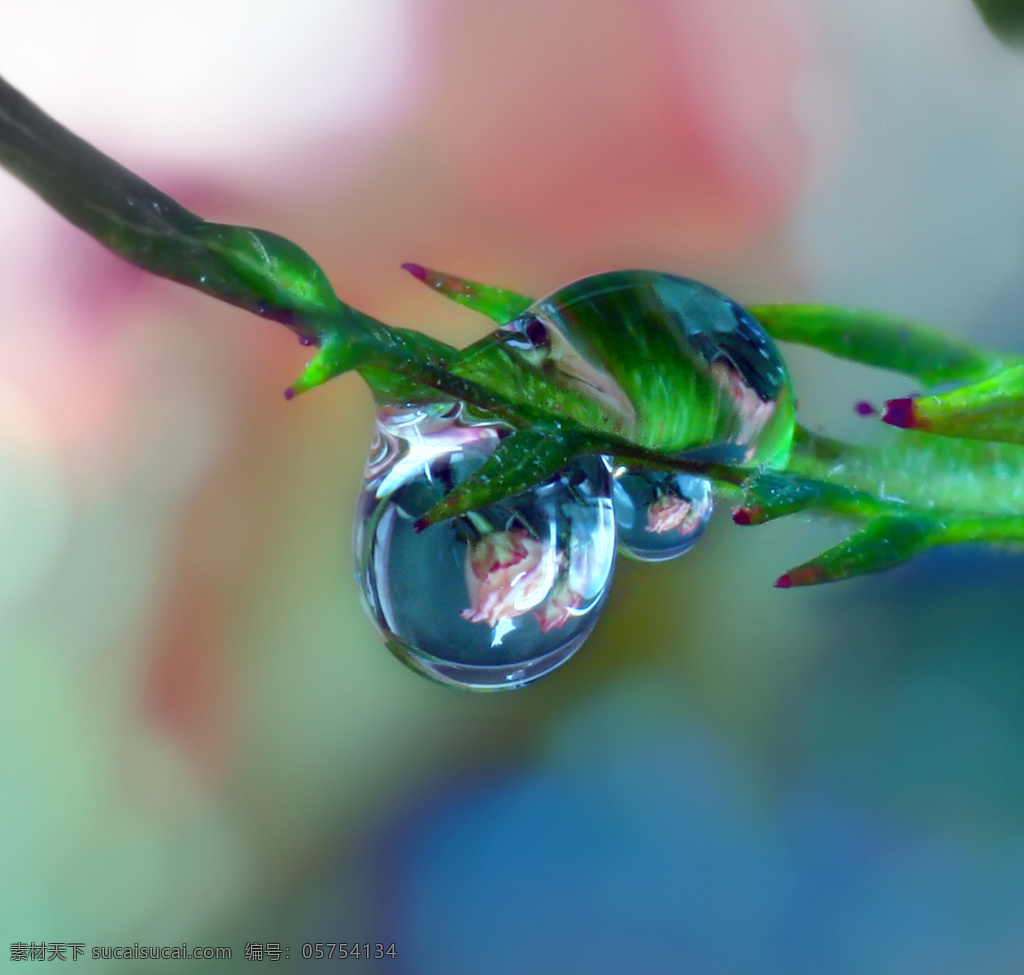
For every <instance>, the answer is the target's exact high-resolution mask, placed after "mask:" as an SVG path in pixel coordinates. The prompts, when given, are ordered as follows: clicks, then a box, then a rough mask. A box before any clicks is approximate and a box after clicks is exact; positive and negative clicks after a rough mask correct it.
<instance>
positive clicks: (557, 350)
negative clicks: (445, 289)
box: [496, 271, 794, 465]
mask: <svg viewBox="0 0 1024 975" xmlns="http://www.w3.org/2000/svg"><path fill="white" fill-rule="evenodd" d="M496 334H498V335H499V336H500V337H501V339H502V341H503V343H504V345H505V348H506V350H507V351H508V353H509V354H510V355H512V356H516V357H518V358H519V359H520V360H521V361H523V362H525V363H527V364H528V365H529V366H531V367H532V368H533V369H534V370H537V371H539V372H540V373H542V374H543V376H544V377H545V379H546V380H547V381H549V382H553V383H555V384H557V385H559V386H560V387H562V389H564V390H566V391H567V392H570V393H573V394H576V395H577V396H578V397H579V398H580V400H581V401H589V402H590V403H591V404H595V403H596V404H600V406H601V407H602V408H603V409H604V411H605V414H606V419H605V421H604V424H603V425H604V426H606V427H608V428H610V429H611V430H612V431H613V432H616V433H619V434H621V435H622V436H625V437H628V438H630V439H632V440H635V441H637V442H639V443H641V444H643V445H644V446H648V447H654V448H657V449H661V450H668V451H674V452H679V453H690V452H693V453H694V455H695V456H700V457H702V458H704V459H707V460H712V461H719V462H722V463H737V464H751V463H763V464H768V465H777V464H781V463H784V462H785V460H786V457H787V456H788V453H789V449H790V445H791V442H792V437H793V427H794V421H793V394H792V388H791V385H790V381H789V376H788V373H787V371H786V366H785V363H784V362H783V360H782V357H781V356H780V355H779V353H778V350H777V349H776V348H775V345H774V343H773V342H772V340H771V338H770V337H769V336H768V335H767V334H766V333H765V331H764V329H763V328H761V326H760V324H759V323H758V322H757V321H755V319H754V318H753V317H752V316H751V315H750V313H749V312H747V311H746V309H744V308H742V307H741V306H740V305H738V304H736V302H734V301H732V300H731V299H730V298H728V297H726V296H725V295H723V294H722V293H721V292H719V291H716V290H715V289H714V288H709V287H708V286H707V285H703V284H700V283H698V282H696V281H690V280H688V279H686V278H680V277H676V276H675V275H672V274H660V273H657V272H654V271H614V272H610V273H607V274H597V275H594V276H592V277H588V278H583V279H581V280H580V281H576V282H575V283H573V284H570V285H567V286H566V287H564V288H560V289H559V290H558V291H556V292H554V293H553V294H551V295H550V296H548V297H547V298H543V299H541V300H540V301H537V302H534V304H533V305H531V306H530V307H529V308H528V309H527V310H526V311H525V312H523V314H522V315H520V316H519V317H518V318H516V319H514V320H513V321H511V322H509V323H508V324H507V325H504V326H503V327H502V328H501V329H500V330H499V331H498V333H496ZM566 409H567V411H568V412H572V405H571V404H567V405H566ZM584 409H585V408H584V407H583V406H582V405H577V407H576V410H577V413H578V415H579V417H580V419H581V420H582V421H583V422H588V420H589V421H590V422H593V413H592V412H591V413H589V414H585V413H584V412H583V410H584Z"/></svg>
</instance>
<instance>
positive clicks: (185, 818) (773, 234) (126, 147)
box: [0, 0, 1024, 975]
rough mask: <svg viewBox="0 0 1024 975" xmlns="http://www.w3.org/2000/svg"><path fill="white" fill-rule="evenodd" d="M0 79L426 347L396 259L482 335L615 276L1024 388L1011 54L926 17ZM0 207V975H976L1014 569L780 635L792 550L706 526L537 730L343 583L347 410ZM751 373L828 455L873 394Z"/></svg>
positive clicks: (305, 39)
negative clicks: (287, 251)
mask: <svg viewBox="0 0 1024 975" xmlns="http://www.w3.org/2000/svg"><path fill="white" fill-rule="evenodd" d="M0 73H2V74H3V75H4V76H5V77H7V78H8V80H10V81H11V82H12V83H14V84H15V85H17V86H19V87H20V88H21V89H22V90H23V91H25V92H26V93H27V94H28V95H29V96H30V97H31V98H33V99H34V100H36V101H37V102H38V103H40V104H41V105H42V106H43V107H44V108H46V109H47V110H48V111H50V112H51V113H52V114H54V115H56V116H57V117H58V118H60V119H61V120H62V121H64V122H65V123H66V124H68V125H69V126H71V127H72V128H73V129H75V130H76V131H78V132H79V133H80V134H81V135H83V136H85V137H86V138H88V139H90V140H91V141H93V142H95V143H96V144H97V145H99V146H100V147H101V148H102V149H104V150H105V151H107V152H108V153H110V154H111V155H114V156H115V157H116V158H118V159H119V160H120V161H122V162H124V163H125V164H126V165H128V166H130V167H132V168H134V169H135V170H136V171H138V172H140V173H141V174H142V175H144V176H145V177H147V178H148V179H149V180H150V181H152V182H153V183H155V184H157V185H158V186H160V187H161V188H163V189H165V190H166V191H168V192H170V193H171V194H172V195H174V196H176V197H178V198H179V199H181V200H182V202H184V203H185V204H186V205H188V206H190V207H192V208H193V209H195V210H197V211H199V212H200V213H202V214H203V215H204V216H207V217H209V218H210V219H215V220H221V221H228V222H234V223H241V224H248V225H253V226H259V227H264V228H267V229H269V230H273V231H276V232H278V233H281V234H284V235H285V236H288V237H290V238H292V239H294V240H295V241H296V242H298V243H300V244H302V245H303V246H304V247H305V248H306V249H307V250H309V251H310V252H311V253H312V254H313V255H314V256H315V258H316V259H317V260H318V261H319V262H320V263H321V264H322V266H323V267H324V268H325V270H327V272H328V273H329V275H330V276H331V278H332V280H333V281H334V283H335V287H336V289H337V291H338V293H339V294H340V295H341V296H342V297H343V298H345V299H346V300H348V301H349V302H351V303H352V304H354V305H356V306H357V307H359V308H361V309H363V310H365V311H367V312H369V313H371V314H373V315H375V316H377V317H379V318H382V319H384V320H385V321H388V322H391V323H394V324H400V325H405V326H410V327H415V328H419V329H422V330H424V331H427V332H430V333H431V334H433V335H437V336H439V337H440V338H443V339H444V340H446V341H448V342H452V343H457V344H461V343H467V342H469V341H471V340H473V339H475V338H477V337H479V336H480V335H481V334H483V333H484V331H486V329H487V325H486V323H485V322H483V321H482V320H479V319H477V318H475V317H474V316H473V315H471V314H470V313H468V312H466V311H464V310H461V309H457V308H456V307H455V306H453V305H449V304H446V303H444V302H443V301H442V300H441V299H440V298H438V297H437V296H435V295H432V294H431V293H429V292H428V291H426V290H424V289H423V288H422V286H421V285H418V284H417V283H416V282H415V281H413V280H412V279H411V278H409V277H408V276H406V275H403V274H402V272H400V271H399V270H398V265H399V264H400V263H401V262H403V261H418V262H422V263H424V264H426V265H429V266H433V267H438V268H442V269H445V270H450V271H452V272H454V273H458V274H463V275H466V276H468V277H472V278H476V279H480V280H486V281H491V282H493V283H496V284H504V285H507V286H509V287H512V288H515V289H517V290H520V291H523V292H527V293H533V294H541V293H544V292H546V291H549V290H552V289H554V288H555V287H557V286H558V285H560V284H562V283H564V282H566V281H568V280H570V279H572V278H574V277H576V276H579V275H582V274H586V273H591V272H595V271H599V270H604V269H608V268H615V267H651V268H657V269H662V270H666V271H673V272H676V273H680V274H684V275H687V276H690V277H695V278H698V279H701V280H704V281H707V282H708V283H709V284H712V285H715V286H716V287H719V288H720V289H722V290H724V291H726V292H727V293H729V294H731V295H732V296H734V297H735V298H737V299H738V300H739V301H741V302H751V303H753V302H765V301H772V300H787V301H801V300H805V301H822V302H833V303H842V304H848V305H852V306H861V307H875V308H879V309H882V310H885V311H887V312H891V313H894V314H905V315H911V316H915V317H918V318H921V319H923V320H926V321H930V322H932V323H934V324H936V325H939V326H941V327H943V328H945V329H947V330H948V331H950V332H953V333H955V334H958V335H962V336H967V337H969V338H971V339H972V340H975V341H978V342H982V343H989V344H992V345H996V346H999V347H1004V348H1008V349H1014V350H1017V351H1020V350H1021V349H1022V348H1024V340H1022V338H1021V336H1022V335H1024V331H1022V324H1021V314H1020V308H1021V304H1022V299H1024V287H1022V285H1021V283H1020V282H1021V280H1022V278H1021V271H1022V268H1024V180H1022V179H1021V173H1022V172H1024V59H1022V58H1021V57H1020V56H1018V55H1015V54H1014V53H1013V52H1012V51H1010V50H1009V49H1006V48H1004V47H1003V46H1001V45H1000V43H999V42H998V41H997V40H996V39H995V38H993V37H992V36H991V35H990V34H989V33H988V32H987V31H986V29H985V26H984V24H983V22H982V21H981V19H980V17H979V15H978V14H977V12H976V11H975V10H974V8H973V7H972V6H971V5H970V3H968V2H967V0H932V2H930V3H928V4H922V3H918V2H916V0H885V2H882V0H717V2H716V3H707V2H705V0H554V2H552V0H516V2H514V3H512V2H508V0H505V2H499V0H350V2H339V0H332V2H327V0H294V2H292V3H291V4H289V5H284V4H281V3H276V2H273V3H272V2H269V0H250V2H247V3H242V2H241V0H224V2H219V3H216V4H209V3H199V2H198V0H179V2H176V3H174V4H170V3H158V2H142V3H131V4H128V3H123V2H115V0H103V2H94V3H91V4H74V3H71V2H60V0H33V2H32V3H29V2H28V0H7V2H5V3H4V5H3V6H2V7H0ZM0 212H2V213H3V215H4V218H3V221H2V223H0V268H2V287H0V323H2V324H0V690H2V693H3V704H2V706H0V962H4V963H6V962H7V958H8V952H9V945H10V944H11V943H13V942H26V943H28V942H31V941H35V942H37V943H38V942H44V941H45V942H82V943H85V944H86V945H87V946H88V947H89V949H90V950H91V948H92V947H93V946H99V945H114V944H117V945H132V944H134V943H135V942H139V943H141V944H147V945H150V944H152V945H159V944H177V943H180V942H182V941H185V942H188V943H189V944H191V945H220V944H226V945H230V946H232V948H233V950H234V957H235V959H236V961H235V962H233V963H232V964H233V965H236V966H237V965H239V964H242V962H240V961H238V959H240V958H241V956H242V951H243V947H244V945H245V944H246V943H247V942H252V943H261V944H266V943H273V942H278V943H281V944H282V946H283V947H284V948H288V949H290V960H289V961H287V962H286V961H284V960H282V961H280V962H277V963H274V962H265V964H270V965H273V964H276V965H277V967H279V968H282V969H283V970H288V971H293V970H294V971H304V970H306V969H307V968H308V969H309V970H315V971H322V970H324V969H323V967H322V966H324V965H328V964H330V963H328V962H324V961H320V962H317V961H311V962H304V961H303V959H302V945H303V944H304V943H312V942H355V941H358V942H383V943H385V944H390V943H392V942H393V943H395V945H396V950H397V958H396V959H395V960H391V959H384V960H381V961H376V962H374V961H371V962H369V963H367V962H364V961H359V962H356V961H352V960H348V961H345V962H334V963H333V964H343V965H345V966H346V968H352V967H355V968H364V969H366V968H372V969H377V968H380V969H382V970H383V969H386V970H388V971H391V972H396V973H397V972H401V973H414V975H418V973H427V975H431V973H445V975H458V973H478V972H496V973H502V972H509V973H513V972H522V971H533V972H540V973H546V972H552V973H554V972H587V973H604V972H616V973H618V972H624V973H625V972H652V973H653V972H658V973H660V972H683V973H709V975H721V973H744V975H745V973H752V975H760V973H772V975H774V973H808V975H811V973H815V975H817V973H821V972H830V973H840V975H845V973H850V975H859V973H865V975H867V973H870V975H879V973H888V972H892V973H897V972H898V973H900V975H909V973H915V972H922V973H923V972H927V973H929V975H941V973H947V972H948V973H962V972H968V971H969V972H971V973H973V975H989V973H991V975H1003V973H1006V975H1009V973H1015V972H1020V971H1022V970H1024V869H1022V868H1024V758H1022V755H1024V636H1022V632H1024V608H1022V603H1021V600H1020V598H1019V595H1018V594H1019V592H1020V589H1021V584H1022V583H1024V561H1022V560H1021V559H1020V557H1018V556H1014V555H1011V554H1002V553H1000V554H995V555H993V554H991V553H978V552H973V551H966V552H946V553H936V554H934V555H931V556H929V557H928V558H926V559H923V560H921V562H920V563H918V564H915V565H912V566H910V567H908V568H905V569H902V570H899V571H896V572H892V573H888V574H885V575H880V576H877V577H873V578H867V579H863V580H858V581H855V582H850V583H845V584H842V585H839V586H835V587H827V588H823V589H821V590H801V591H791V592H780V591H777V590H774V589H773V588H772V587H771V582H772V580H774V579H775V577H776V576H777V575H778V574H779V573H780V572H782V571H784V570H785V569H786V568H788V567H790V566H791V565H793V564H795V563H797V562H799V561H801V560H802V559H804V558H806V557H808V556H810V555H811V554H813V553H815V552H817V551H819V550H821V549H822V548H823V547H825V546H826V545H828V544H829V543H830V542H831V541H833V540H834V539H836V538H837V537H838V536H837V530H836V529H835V528H833V527H830V526H828V525H818V524H812V523H809V522H805V521H802V520H798V519H792V520H791V523H790V522H782V523H778V524H773V525H770V526H765V527H762V528H757V529H746V530H740V529H736V528H735V527H734V526H732V524H731V523H730V522H729V519H728V517H727V514H726V513H725V512H720V513H719V517H718V518H717V519H716V522H715V524H714V525H713V526H712V529H711V530H710V532H709V533H708V535H707V536H706V537H705V539H704V540H703V541H702V542H701V544H700V545H699V546H698V547H697V548H696V549H695V550H694V551H693V552H692V553H691V554H689V555H688V556H686V557H685V558H683V559H682V560H680V561H679V562H677V563H669V564H665V565H656V566H643V565H637V564H630V563H626V562H620V565H619V568H618V572H617V578H616V581H615V586H614V590H613V594H612V597H611V599H610V601H609V604H608V607H607V609H606V611H605V614H604V618H603V620H602V622H601V623H600V625H599V627H598V629H597V632H596V633H595V635H594V636H593V637H592V638H591V639H590V640H589V641H588V643H587V644H586V645H585V646H584V647H583V648H582V650H581V651H580V652H579V653H578V655H577V656H576V657H575V658H574V659H573V660H572V661H571V662H570V663H569V664H568V665H566V666H565V667H563V668H562V669H561V670H559V671H557V672H556V673H555V674H553V675H552V676H550V677H548V678H547V679H545V680H544V681H542V682H541V683H540V684H539V685H537V686H536V687H534V688H531V689H528V690H526V691H523V692H520V693H517V694H512V695H508V696H490V697H475V696H472V695H468V694H463V693H458V692H456V691H452V690H449V689H446V688H442V687H439V686H435V685H432V684H430V683H428V682H426V681H425V680H423V679H421V678H419V677H417V676H416V675H414V674H413V673H411V672H410V671H407V670H405V669H404V668H403V667H402V666H401V665H400V664H399V663H398V662H397V661H396V660H394V659H392V658H391V657H390V655H389V654H388V653H387V651H386V650H385V649H384V648H383V646H382V645H381V644H380V643H379V641H378V639H377V637H376V636H375V635H374V633H373V631H372V629H371V626H370V624H369V622H368V621H367V619H366V618H365V617H364V616H363V614H362V612H361V610H360V608H359V605H358V601H357V595H356V588H355V585H354V583H353V581H352V578H351V564H350V555H349V536H350V531H351V511H352V507H353V503H354V500H355V495H356V490H357V485H358V483H359V478H360V473H361V469H362V464H363V460H364V457H365V453H366V449H367V445H368V442H369V438H370V432H371V422H372V409H371V404H370V400H369V396H368V394H367V393H366V391H365V389H364V388H363V387H362V386H361V385H360V383H359V382H358V380H357V379H355V378H354V377H346V378H343V379H341V380H338V381H336V382H333V383H331V384H329V386H327V387H325V388H324V389H322V390H318V391H316V392H314V393H312V394H310V395H309V396H304V397H301V398H299V399H298V400H296V401H294V402H292V403H285V401H284V400H283V399H282V398H281V395H280V394H281V391H282V390H283V389H284V388H285V387H286V386H287V385H288V383H289V382H290V381H291V380H292V379H294V378H295V377H296V376H297V375H298V373H299V371H300V370H301V367H302V365H303V362H304V359H305V355H306V350H303V349H302V348H301V347H300V346H298V345H297V344H296V343H295V341H294V337H293V336H291V335H290V334H288V333H287V332H286V331H285V330H283V329H275V328H273V327H269V326H267V325H265V324H262V323H260V322H258V321H257V320H255V319H252V318H249V317H247V316H245V315H243V314H242V313H240V312H237V311H236V310H233V309H229V308H226V307H220V306H218V305H217V304H216V303H214V302H211V301H209V300H207V299H205V298H203V297H201V296H199V295H195V294H192V293H189V292H187V291H185V289H182V288H179V287H177V286H174V285H171V284H168V283H166V282H161V281H156V280H148V279H145V278H143V277H142V276H141V275H139V274H137V273H136V272H135V271H134V270H133V269H131V268H130V267H128V266H126V265H121V264H120V263H118V262H117V261H116V260H115V259H114V258H112V257H110V256H109V255H107V254H106V253H105V252H104V251H102V249H101V248H99V246H98V245H96V244H94V243H93V242H92V241H90V240H88V239H86V238H85V237H84V236H82V235H81V234H79V233H78V232H77V231H75V230H73V229H71V228H69V227H67V226H65V225H64V224H62V222H61V221H60V220H59V219H58V218H57V217H56V216H54V215H53V214H51V213H50V212H48V211H47V210H46V209H45V208H44V207H43V205H42V204H41V203H39V202H38V201H37V200H35V198H33V197H32V196H30V195H29V194H28V192H27V191H26V190H24V189H23V188H21V187H20V186H19V185H18V184H16V183H15V182H14V181H13V180H12V179H10V178H7V177H6V176H2V174H0ZM786 351H787V353H791V363H792V369H793V373H794V378H795V382H796V384H797V389H798V396H799V399H800V411H801V417H802V420H803V422H804V423H806V424H808V425H810V426H812V427H815V428H819V427H820V428H821V429H824V430H827V431H829V432H830V433H833V434H837V435H840V436H845V437H848V438H858V439H867V438H869V437H872V436H875V435H876V434H877V432H878V431H877V430H876V424H875V421H872V420H870V419H869V420H864V419H861V418H859V417H857V416H855V415H854V413H853V410H852V406H853V404H854V403H855V402H856V401H857V400H859V399H869V400H874V401H876V402H877V401H879V400H881V399H882V398H884V397H886V396H897V395H905V394H906V393H907V392H909V391H910V390H909V388H908V386H907V381H906V380H904V379H900V378H898V377H895V376H891V375H885V374H881V373H879V374H873V373H869V372H866V371H863V370H859V369H856V368H853V367H848V366H845V365H842V364H838V363H831V362H828V361H825V360H823V359H822V358H820V357H816V356H814V355H812V354H808V353H805V352H803V351H801V350H786ZM54 964H56V963H54ZM78 964H80V965H83V966H84V967H85V968H87V969H93V970H104V968H105V967H110V968H112V969H113V970H118V971H130V970H134V969H135V968H140V969H145V970H147V971H153V970H161V969H162V968H164V967H166V968H167V969H168V970H176V968H175V967H173V966H176V965H177V964H180V963H177V962H166V963H158V962H146V963H143V962H137V963H132V962H125V961H121V962H107V963H101V962H96V963H92V962H88V963H86V962H79V963H78ZM223 967H226V966H225V964H224V963H219V964H218V963H203V962H198V961H195V962H192V970H194V971H204V970H211V971H212V970H219V969H220V968H223Z"/></svg>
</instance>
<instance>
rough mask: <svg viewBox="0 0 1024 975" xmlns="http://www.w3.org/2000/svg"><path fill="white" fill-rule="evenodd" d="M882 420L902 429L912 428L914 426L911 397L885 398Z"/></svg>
mask: <svg viewBox="0 0 1024 975" xmlns="http://www.w3.org/2000/svg"><path fill="white" fill-rule="evenodd" d="M882 422H883V423H888V424H890V425H891V426H894V427H899V428H900V429H902V430H911V429H913V428H914V426H916V422H915V418H914V400H913V397H910V396H903V397H900V398H899V399H890V400H887V401H886V403H885V413H884V414H883V415H882Z"/></svg>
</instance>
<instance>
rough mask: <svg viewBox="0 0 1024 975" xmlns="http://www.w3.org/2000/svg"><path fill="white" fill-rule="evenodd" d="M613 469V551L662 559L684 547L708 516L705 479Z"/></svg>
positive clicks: (690, 544)
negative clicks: (615, 548)
mask: <svg viewBox="0 0 1024 975" xmlns="http://www.w3.org/2000/svg"><path fill="white" fill-rule="evenodd" d="M616 474H617V476H616V478H615V482H614V490H613V494H612V500H613V501H614V503H615V523H616V526H617V527H618V537H619V551H620V552H623V553H624V554H626V555H629V556H632V557H633V558H634V559H639V560H640V561H642V562H664V561H666V560H667V559H674V558H675V557H676V556H677V555H683V554H684V553H685V552H689V551H690V549H691V548H693V546H694V545H695V544H696V543H697V539H698V538H700V536H701V535H703V534H704V529H705V528H706V527H707V524H708V522H709V521H710V520H711V513H712V510H713V508H714V500H713V497H712V493H711V485H710V483H709V482H708V481H706V480H704V478H702V477H692V476H691V475H689V474H673V473H671V472H670V471H645V470H641V469H639V468H625V469H622V470H621V471H617V472H616Z"/></svg>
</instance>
